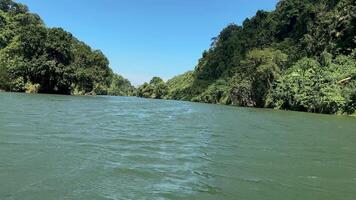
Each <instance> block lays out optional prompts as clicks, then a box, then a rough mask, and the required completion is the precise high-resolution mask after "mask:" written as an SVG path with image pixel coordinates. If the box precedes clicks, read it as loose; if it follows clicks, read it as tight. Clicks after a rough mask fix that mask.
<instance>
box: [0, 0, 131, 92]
mask: <svg viewBox="0 0 356 200" xmlns="http://www.w3.org/2000/svg"><path fill="white" fill-rule="evenodd" d="M0 89H2V90H6V91H15V92H25V91H26V92H42V93H56V94H83V95H84V94H99V95H102V94H110V95H131V94H133V90H134V87H133V86H131V84H130V82H129V81H128V80H126V79H124V78H123V77H121V76H119V75H117V74H115V73H113V71H112V70H111V69H110V67H109V61H108V59H107V58H106V57H105V55H104V54H103V53H102V52H101V51H99V50H93V49H91V48H90V47H89V46H88V45H86V44H85V43H83V42H81V41H79V40H78V39H76V38H75V37H73V36H72V34H70V33H68V32H66V31H64V30H63V29H61V28H46V27H45V25H44V23H43V21H42V20H41V18H40V17H39V16H38V15H36V14H32V13H30V12H29V11H28V8H27V7H26V6H25V5H23V4H19V3H15V2H13V1H12V0H0Z"/></svg>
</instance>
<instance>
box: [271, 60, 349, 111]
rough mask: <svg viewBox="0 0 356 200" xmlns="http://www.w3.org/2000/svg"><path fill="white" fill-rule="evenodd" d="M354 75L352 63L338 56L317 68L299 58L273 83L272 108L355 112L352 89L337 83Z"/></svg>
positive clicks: (313, 62) (312, 62) (311, 61)
mask: <svg viewBox="0 0 356 200" xmlns="http://www.w3.org/2000/svg"><path fill="white" fill-rule="evenodd" d="M355 73H356V61H355V59H352V58H350V57H345V56H339V57H337V58H335V60H334V61H333V62H332V63H326V64H324V65H320V63H319V62H318V61H316V60H314V59H310V58H303V59H301V60H300V61H298V62H297V63H296V64H295V65H294V66H293V67H292V68H290V69H288V70H287V71H286V72H285V74H284V75H283V76H282V77H281V78H280V79H279V80H278V81H277V84H276V88H275V90H274V92H273V94H272V99H273V102H270V103H271V104H272V106H274V107H278V108H282V109H291V110H300V111H308V112H320V113H344V112H346V113H352V112H354V110H355V99H354V94H355V86H354V81H351V82H352V83H344V84H342V83H340V82H339V81H340V80H342V79H345V78H347V77H352V76H354V74H355Z"/></svg>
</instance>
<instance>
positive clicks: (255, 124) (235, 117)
mask: <svg viewBox="0 0 356 200" xmlns="http://www.w3.org/2000/svg"><path fill="white" fill-rule="evenodd" d="M355 122H356V119H355V118H351V117H337V116H326V115H315V114H306V113H295V112H283V111H271V110H258V109H246V108H236V107H227V106H217V105H206V104H196V103H188V102H176V101H163V100H147V99H137V98H128V97H73V96H55V95H26V94H9V93H1V94H0V158H1V159H0V199H9V200H10V199H21V200H22V199H33V200H42V199H43V200H48V199H85V200H87V199H89V200H90V199H204V200H205V199H247V200H249V199H251V200H255V199H271V200H278V199H323V200H327V199H330V200H334V199H355V198H356V190H355V188H356V160H355V156H354V154H355V152H356V146H355V145H354V144H356V134H355V130H356V123H355Z"/></svg>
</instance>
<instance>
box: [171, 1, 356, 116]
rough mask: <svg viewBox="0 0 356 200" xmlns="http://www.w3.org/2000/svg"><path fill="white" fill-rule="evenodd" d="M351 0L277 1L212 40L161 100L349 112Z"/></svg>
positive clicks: (355, 10)
mask: <svg viewBox="0 0 356 200" xmlns="http://www.w3.org/2000/svg"><path fill="white" fill-rule="evenodd" d="M355 33H356V5H355V2H354V1H353V0H281V1H279V2H278V4H277V5H276V9H275V10H274V11H271V12H267V11H262V10H260V11H257V13H256V15H255V16H254V17H252V18H250V19H246V20H245V21H244V22H243V23H242V25H241V26H240V25H236V24H230V25H228V26H227V27H226V28H224V29H223V30H222V31H221V32H220V34H219V35H218V36H217V37H215V38H213V39H212V44H211V47H210V48H209V49H208V50H206V51H204V52H203V54H202V57H201V59H200V60H199V62H198V64H197V66H196V68H195V70H194V71H193V72H189V73H186V74H183V75H181V76H177V77H174V78H173V79H172V80H168V81H167V85H168V91H169V92H168V93H167V95H166V96H165V98H168V99H177V100H188V101H198V102H207V103H219V104H228V105H239V106H254V107H272V108H279V109H290V110H298V111H308V112H320V113H348V114H350V113H354V112H355V110H356V107H355V105H356V102H355V94H356V89H355V84H356V83H355V82H356V80H355V70H356V64H355V55H356V50H355V47H356V35H355Z"/></svg>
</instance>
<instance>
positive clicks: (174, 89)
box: [166, 71, 194, 101]
mask: <svg viewBox="0 0 356 200" xmlns="http://www.w3.org/2000/svg"><path fill="white" fill-rule="evenodd" d="M193 81H194V75H193V72H191V71H189V72H186V73H184V74H181V75H179V76H175V77H173V78H172V79H170V80H168V81H167V86H168V94H167V96H166V98H168V99H177V100H184V101H189V100H191V99H192V98H193V96H194V95H193V93H192V86H193Z"/></svg>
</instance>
